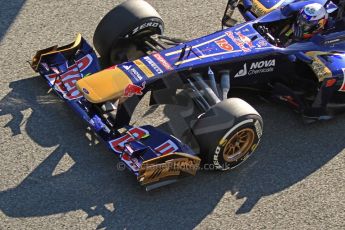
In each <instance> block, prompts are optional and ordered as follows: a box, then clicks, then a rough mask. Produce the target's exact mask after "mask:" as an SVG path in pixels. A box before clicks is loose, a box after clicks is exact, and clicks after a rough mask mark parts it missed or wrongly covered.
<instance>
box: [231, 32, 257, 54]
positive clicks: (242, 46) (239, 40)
mask: <svg viewBox="0 0 345 230" xmlns="http://www.w3.org/2000/svg"><path fill="white" fill-rule="evenodd" d="M225 34H226V35H227V36H228V37H229V38H230V39H231V40H232V41H233V42H234V43H235V44H236V45H237V46H238V47H239V48H240V49H241V50H242V51H243V52H249V51H251V49H250V48H247V47H245V46H244V45H245V44H246V43H244V42H243V41H242V40H241V39H240V38H236V37H235V35H234V33H233V32H232V31H227V32H225ZM248 39H249V38H248Z"/></svg>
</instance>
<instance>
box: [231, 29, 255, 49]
mask: <svg viewBox="0 0 345 230" xmlns="http://www.w3.org/2000/svg"><path fill="white" fill-rule="evenodd" d="M236 34H237V35H238V37H239V38H240V40H241V41H242V42H243V43H244V44H247V45H248V46H249V49H252V48H254V47H255V46H254V45H253V42H252V40H251V39H250V38H249V37H247V36H245V35H243V34H242V33H241V32H240V31H239V32H236Z"/></svg>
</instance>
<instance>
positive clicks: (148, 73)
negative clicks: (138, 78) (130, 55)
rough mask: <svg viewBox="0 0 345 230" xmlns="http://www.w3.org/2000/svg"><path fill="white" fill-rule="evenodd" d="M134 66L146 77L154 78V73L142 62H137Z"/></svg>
mask: <svg viewBox="0 0 345 230" xmlns="http://www.w3.org/2000/svg"><path fill="white" fill-rule="evenodd" d="M134 64H135V65H136V66H138V68H139V69H140V70H141V71H142V72H143V73H144V74H145V75H146V77H149V78H150V77H153V76H154V74H153V73H152V71H151V70H150V69H149V68H148V67H147V66H146V65H145V64H144V63H143V62H142V61H140V60H135V61H134Z"/></svg>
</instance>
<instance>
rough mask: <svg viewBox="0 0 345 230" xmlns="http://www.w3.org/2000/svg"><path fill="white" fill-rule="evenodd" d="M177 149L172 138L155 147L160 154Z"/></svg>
mask: <svg viewBox="0 0 345 230" xmlns="http://www.w3.org/2000/svg"><path fill="white" fill-rule="evenodd" d="M177 150H178V147H177V145H176V144H175V143H174V142H173V141H172V140H167V141H166V142H164V143H163V144H161V145H160V146H158V147H157V148H155V151H156V152H159V153H161V154H162V155H165V154H169V153H174V152H176V151H177Z"/></svg>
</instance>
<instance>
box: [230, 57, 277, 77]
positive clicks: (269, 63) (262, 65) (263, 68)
mask: <svg viewBox="0 0 345 230" xmlns="http://www.w3.org/2000/svg"><path fill="white" fill-rule="evenodd" d="M275 65H276V60H275V59H271V60H264V61H258V62H253V63H252V64H251V65H250V68H249V70H247V63H244V65H243V69H240V70H239V71H238V72H237V74H236V75H235V77H243V76H246V75H256V74H261V73H268V72H273V71H274V67H275Z"/></svg>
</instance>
